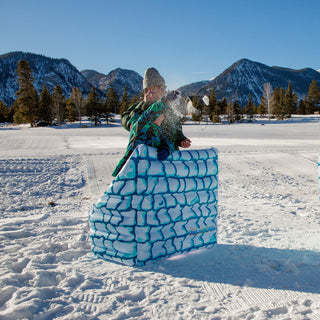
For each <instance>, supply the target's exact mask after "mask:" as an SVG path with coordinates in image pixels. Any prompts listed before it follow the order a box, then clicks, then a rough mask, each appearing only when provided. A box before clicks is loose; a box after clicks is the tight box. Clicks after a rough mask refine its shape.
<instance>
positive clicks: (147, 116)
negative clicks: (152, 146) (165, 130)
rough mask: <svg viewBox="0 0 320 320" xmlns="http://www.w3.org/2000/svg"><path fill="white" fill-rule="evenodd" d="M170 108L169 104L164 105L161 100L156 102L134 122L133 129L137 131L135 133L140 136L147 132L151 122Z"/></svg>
mask: <svg viewBox="0 0 320 320" xmlns="http://www.w3.org/2000/svg"><path fill="white" fill-rule="evenodd" d="M168 108H169V106H166V105H164V104H163V102H162V101H161V100H158V101H156V102H154V103H153V104H152V105H151V106H150V107H149V108H148V109H147V110H146V111H144V112H143V114H142V115H141V116H140V117H139V118H138V119H137V121H136V122H135V123H134V124H133V126H132V130H134V131H135V135H136V136H138V135H140V134H141V133H143V132H146V131H147V130H148V129H149V128H150V126H151V124H152V123H153V122H154V121H156V120H157V119H158V118H159V116H160V115H161V114H163V112H165V110H166V109H168Z"/></svg>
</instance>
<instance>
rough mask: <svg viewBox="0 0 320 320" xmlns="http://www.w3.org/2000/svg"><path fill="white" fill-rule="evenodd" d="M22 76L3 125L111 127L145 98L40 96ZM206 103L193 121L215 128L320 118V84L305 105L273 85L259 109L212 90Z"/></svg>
mask: <svg viewBox="0 0 320 320" xmlns="http://www.w3.org/2000/svg"><path fill="white" fill-rule="evenodd" d="M16 73H17V74H18V85H19V90H18V91H17V92H16V96H17V99H16V100H15V102H14V103H13V105H12V106H10V108H8V107H7V106H6V105H5V103H4V102H3V101H0V123H1V122H15V123H17V124H21V123H30V125H31V126H35V125H37V123H39V121H41V122H43V123H44V124H48V125H52V124H55V123H56V124H58V125H61V124H62V123H63V122H64V121H69V122H74V121H79V122H80V125H81V117H83V116H88V117H89V119H90V120H92V122H93V123H94V125H95V126H98V125H99V123H100V121H106V123H107V124H109V123H110V121H111V120H112V114H117V113H118V114H122V113H123V112H124V111H125V110H127V108H128V107H129V106H130V105H132V104H133V103H135V102H138V101H139V100H140V99H141V97H142V93H141V94H140V97H137V96H136V95H135V96H134V97H133V98H132V99H130V98H129V96H128V93H127V89H126V87H124V92H123V95H122V97H121V99H119V96H118V94H117V93H116V91H115V90H114V89H113V88H112V87H111V88H110V89H109V90H108V91H107V93H106V96H105V97H104V98H99V96H98V93H97V92H96V90H95V88H94V87H93V86H92V88H91V91H90V92H89V93H88V95H87V97H86V98H85V97H84V96H83V95H82V93H81V91H80V89H79V88H76V87H74V88H72V90H71V94H70V97H69V98H66V97H65V96H64V94H63V91H62V88H61V87H60V86H59V85H56V86H55V87H54V90H53V93H52V94H51V93H50V92H49V90H48V89H47V87H46V86H43V88H42V90H41V92H40V93H39V94H38V92H37V90H36V88H35V87H34V85H33V81H34V78H33V77H32V70H31V68H30V66H29V63H28V62H27V61H24V60H20V61H19V62H18V68H17V70H16ZM207 98H208V99H207V101H206V103H204V101H203V100H204V99H201V98H200V97H198V96H197V95H196V96H194V97H193V99H192V104H193V107H194V108H195V110H196V112H193V113H192V119H193V120H194V121H201V120H203V119H204V117H206V118H207V119H210V120H211V121H212V122H214V123H218V122H221V120H222V119H223V118H226V119H227V121H228V122H229V123H234V122H236V121H242V120H243V119H244V118H246V119H248V120H249V121H252V119H253V117H254V116H255V115H256V114H259V115H261V116H268V117H269V119H270V118H276V119H279V120H283V119H285V118H290V117H291V115H292V114H301V115H305V114H313V113H315V112H320V88H319V86H318V84H317V81H316V80H312V82H311V83H310V86H309V91H308V94H307V95H305V96H304V98H303V99H299V98H298V95H297V94H296V93H295V92H293V90H292V88H291V83H290V82H289V83H288V87H287V88H286V89H284V88H278V87H276V88H274V89H272V87H271V85H270V83H265V84H264V88H263V96H262V98H261V102H260V104H259V105H258V106H256V105H255V104H254V103H253V101H252V98H251V95H250V94H249V96H248V102H247V104H246V105H245V106H244V107H243V108H241V106H240V104H239V102H238V100H237V99H233V100H232V101H227V99H226V98H223V99H222V100H218V99H217V98H216V94H215V91H214V89H211V93H210V95H209V96H208V97H207Z"/></svg>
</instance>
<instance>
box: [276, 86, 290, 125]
mask: <svg viewBox="0 0 320 320" xmlns="http://www.w3.org/2000/svg"><path fill="white" fill-rule="evenodd" d="M273 110H274V114H275V116H276V118H277V119H278V120H283V119H284V118H285V117H288V115H289V110H288V106H287V105H286V100H285V90H284V89H283V88H282V87H281V88H280V89H279V88H275V89H274V91H273Z"/></svg>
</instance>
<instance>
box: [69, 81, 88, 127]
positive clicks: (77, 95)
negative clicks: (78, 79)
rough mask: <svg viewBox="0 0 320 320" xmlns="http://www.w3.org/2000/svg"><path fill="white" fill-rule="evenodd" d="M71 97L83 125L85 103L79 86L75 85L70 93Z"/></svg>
mask: <svg viewBox="0 0 320 320" xmlns="http://www.w3.org/2000/svg"><path fill="white" fill-rule="evenodd" d="M70 99H71V101H72V102H73V105H74V107H75V109H76V110H77V113H78V119H79V124H80V126H81V117H82V113H83V109H84V105H85V101H84V99H83V96H82V93H81V91H80V89H79V88H75V87H73V88H72V90H71V94H70Z"/></svg>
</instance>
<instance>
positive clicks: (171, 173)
mask: <svg viewBox="0 0 320 320" xmlns="http://www.w3.org/2000/svg"><path fill="white" fill-rule="evenodd" d="M217 205H218V155H217V152H216V150H215V149H213V148H212V149H203V150H183V151H176V152H174V153H173V154H172V155H170V156H169V157H168V158H167V160H165V161H159V160H158V159H157V151H156V149H154V148H152V147H148V146H146V145H139V146H138V147H137V148H136V149H135V151H134V152H133V154H132V155H131V157H130V159H129V160H128V161H127V163H126V164H125V166H124V167H123V169H122V170H121V172H120V173H119V174H118V175H117V177H116V178H115V180H114V181H113V182H112V183H111V185H110V186H109V187H108V188H107V190H106V192H105V193H104V194H103V195H102V197H101V198H100V200H99V201H98V202H97V203H96V204H95V205H94V207H93V210H92V212H91V213H90V216H89V223H90V238H91V243H92V251H93V252H94V254H95V255H97V256H98V257H101V258H103V259H106V260H113V261H115V262H120V263H123V264H126V265H130V266H134V265H144V264H145V263H146V262H148V261H154V260H159V259H160V258H165V257H169V256H171V255H174V254H181V253H184V252H189V251H191V250H195V249H198V248H203V247H210V246H213V245H214V244H215V243H216V232H217V226H216V217H217Z"/></svg>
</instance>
